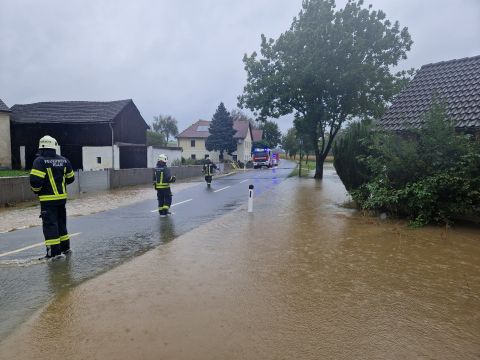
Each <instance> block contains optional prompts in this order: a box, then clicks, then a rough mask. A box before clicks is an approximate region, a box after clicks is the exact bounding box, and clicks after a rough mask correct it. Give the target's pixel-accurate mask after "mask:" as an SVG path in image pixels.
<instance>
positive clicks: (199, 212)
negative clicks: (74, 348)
mask: <svg viewBox="0 0 480 360" xmlns="http://www.w3.org/2000/svg"><path fill="white" fill-rule="evenodd" d="M293 166H294V164H293V163H287V162H284V166H283V167H281V168H275V169H273V170H265V169H264V170H256V171H245V172H244V171H240V172H238V173H237V174H233V175H230V176H225V177H214V181H213V183H212V188H210V189H207V188H206V184H205V182H204V181H202V182H196V183H195V185H194V186H187V187H185V186H183V188H182V187H180V189H179V187H177V185H175V186H174V187H173V188H172V192H173V204H172V212H173V213H174V214H173V216H172V218H171V220H169V221H164V220H165V219H160V218H159V216H158V211H157V201H156V193H155V191H154V190H153V189H150V198H149V200H143V201H136V202H134V203H130V205H126V206H121V207H118V208H114V209H110V210H108V211H102V212H98V213H95V214H92V215H86V216H79V217H75V216H70V217H69V219H68V229H69V232H70V235H71V237H72V240H71V243H72V249H73V256H71V257H70V258H66V259H61V263H60V264H51V263H50V262H46V261H45V260H38V258H39V257H40V256H43V255H44V252H45V250H44V245H43V235H42V231H41V228H40V227H33V228H28V229H22V230H17V231H13V232H8V233H3V234H0V284H1V287H0V340H1V339H2V338H4V337H5V336H6V335H7V334H8V333H10V332H11V331H12V329H14V328H15V327H16V326H17V325H18V324H19V323H21V322H22V321H24V320H25V318H26V317H28V316H30V315H31V314H33V313H34V312H35V311H36V310H37V309H38V308H40V307H41V306H43V305H44V304H45V303H46V302H47V301H49V300H50V299H51V298H52V296H54V295H56V294H58V293H59V292H62V291H66V290H68V289H70V288H71V287H74V286H76V285H78V284H80V283H81V282H83V281H85V280H86V279H89V278H92V277H94V276H97V275H99V274H101V273H102V272H105V271H108V270H109V269H111V268H113V267H115V266H118V265H119V264H122V263H123V262H125V261H127V260H128V259H131V258H133V257H135V256H138V255H140V254H143V253H145V252H146V251H148V250H150V249H152V248H154V247H155V246H158V245H159V244H161V243H166V242H168V241H171V240H172V239H173V238H175V237H177V236H179V235H181V234H183V233H186V232H188V231H190V230H192V229H195V228H196V227H198V226H200V225H202V224H204V223H206V222H208V221H211V220H213V219H215V218H216V217H218V216H222V215H224V214H226V213H228V212H229V211H231V210H232V209H235V208H237V207H238V206H240V205H241V204H243V203H246V201H247V196H248V184H250V183H252V184H254V185H255V187H256V192H257V193H261V192H263V191H267V190H268V189H271V188H272V187H274V186H276V185H278V183H280V181H282V180H283V179H285V178H286V177H287V176H288V174H289V173H290V172H291V170H292V167H293ZM179 185H180V184H179ZM114 196H115V195H114ZM102 199H104V198H103V197H102V196H101V195H100V196H98V198H97V197H94V198H90V199H87V200H85V201H91V202H95V203H97V202H102ZM101 206H112V204H108V205H101V204H99V205H95V206H94V207H95V208H96V209H98V208H100V207H101ZM63 260H65V261H63ZM52 269H53V270H52ZM59 274H62V275H61V277H60V278H61V279H62V280H63V281H61V282H58V281H57V279H58V278H59Z"/></svg>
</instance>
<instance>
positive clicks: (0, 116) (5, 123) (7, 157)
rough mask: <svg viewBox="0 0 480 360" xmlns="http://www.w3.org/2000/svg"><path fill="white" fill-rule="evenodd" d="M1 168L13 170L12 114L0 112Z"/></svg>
mask: <svg viewBox="0 0 480 360" xmlns="http://www.w3.org/2000/svg"><path fill="white" fill-rule="evenodd" d="M0 168H8V169H11V168H12V147H11V141H10V114H9V113H7V112H0Z"/></svg>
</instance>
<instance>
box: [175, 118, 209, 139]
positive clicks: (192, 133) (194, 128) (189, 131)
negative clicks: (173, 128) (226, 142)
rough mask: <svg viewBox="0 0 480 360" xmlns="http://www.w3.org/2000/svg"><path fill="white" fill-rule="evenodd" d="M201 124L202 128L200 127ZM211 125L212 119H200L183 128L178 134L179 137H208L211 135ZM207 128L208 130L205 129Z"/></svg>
mask: <svg viewBox="0 0 480 360" xmlns="http://www.w3.org/2000/svg"><path fill="white" fill-rule="evenodd" d="M199 126H200V130H199V129H198V127H199ZM209 126H210V121H208V120H198V121H197V122H196V123H194V124H192V125H190V126H189V127H188V128H186V129H185V130H183V131H182V132H181V133H180V134H178V135H177V138H197V139H198V138H207V137H208V136H209V135H210V132H209V131H208V127H209ZM205 129H206V130H205Z"/></svg>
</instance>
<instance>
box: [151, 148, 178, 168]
mask: <svg viewBox="0 0 480 360" xmlns="http://www.w3.org/2000/svg"><path fill="white" fill-rule="evenodd" d="M147 151H148V152H147V167H150V168H154V167H155V166H156V165H157V160H158V156H159V155H160V154H164V155H167V159H168V160H167V164H168V165H169V166H171V165H172V164H178V163H180V162H181V161H182V148H181V147H176V146H156V145H153V146H149V147H148V150H147Z"/></svg>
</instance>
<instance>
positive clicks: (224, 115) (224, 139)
mask: <svg viewBox="0 0 480 360" xmlns="http://www.w3.org/2000/svg"><path fill="white" fill-rule="evenodd" d="M208 131H209V132H210V135H209V136H208V138H207V140H206V141H205V148H206V149H207V150H208V151H219V152H220V160H223V153H224V152H227V154H229V155H231V154H232V153H233V152H234V151H236V150H237V142H236V141H235V138H234V137H233V136H234V135H235V133H236V130H235V129H234V128H233V118H232V116H231V115H230V113H229V112H228V111H227V109H226V108H225V105H223V102H221V103H220V105H219V106H218V108H217V111H216V112H215V114H214V115H213V118H212V122H211V124H210V127H209V129H208Z"/></svg>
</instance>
